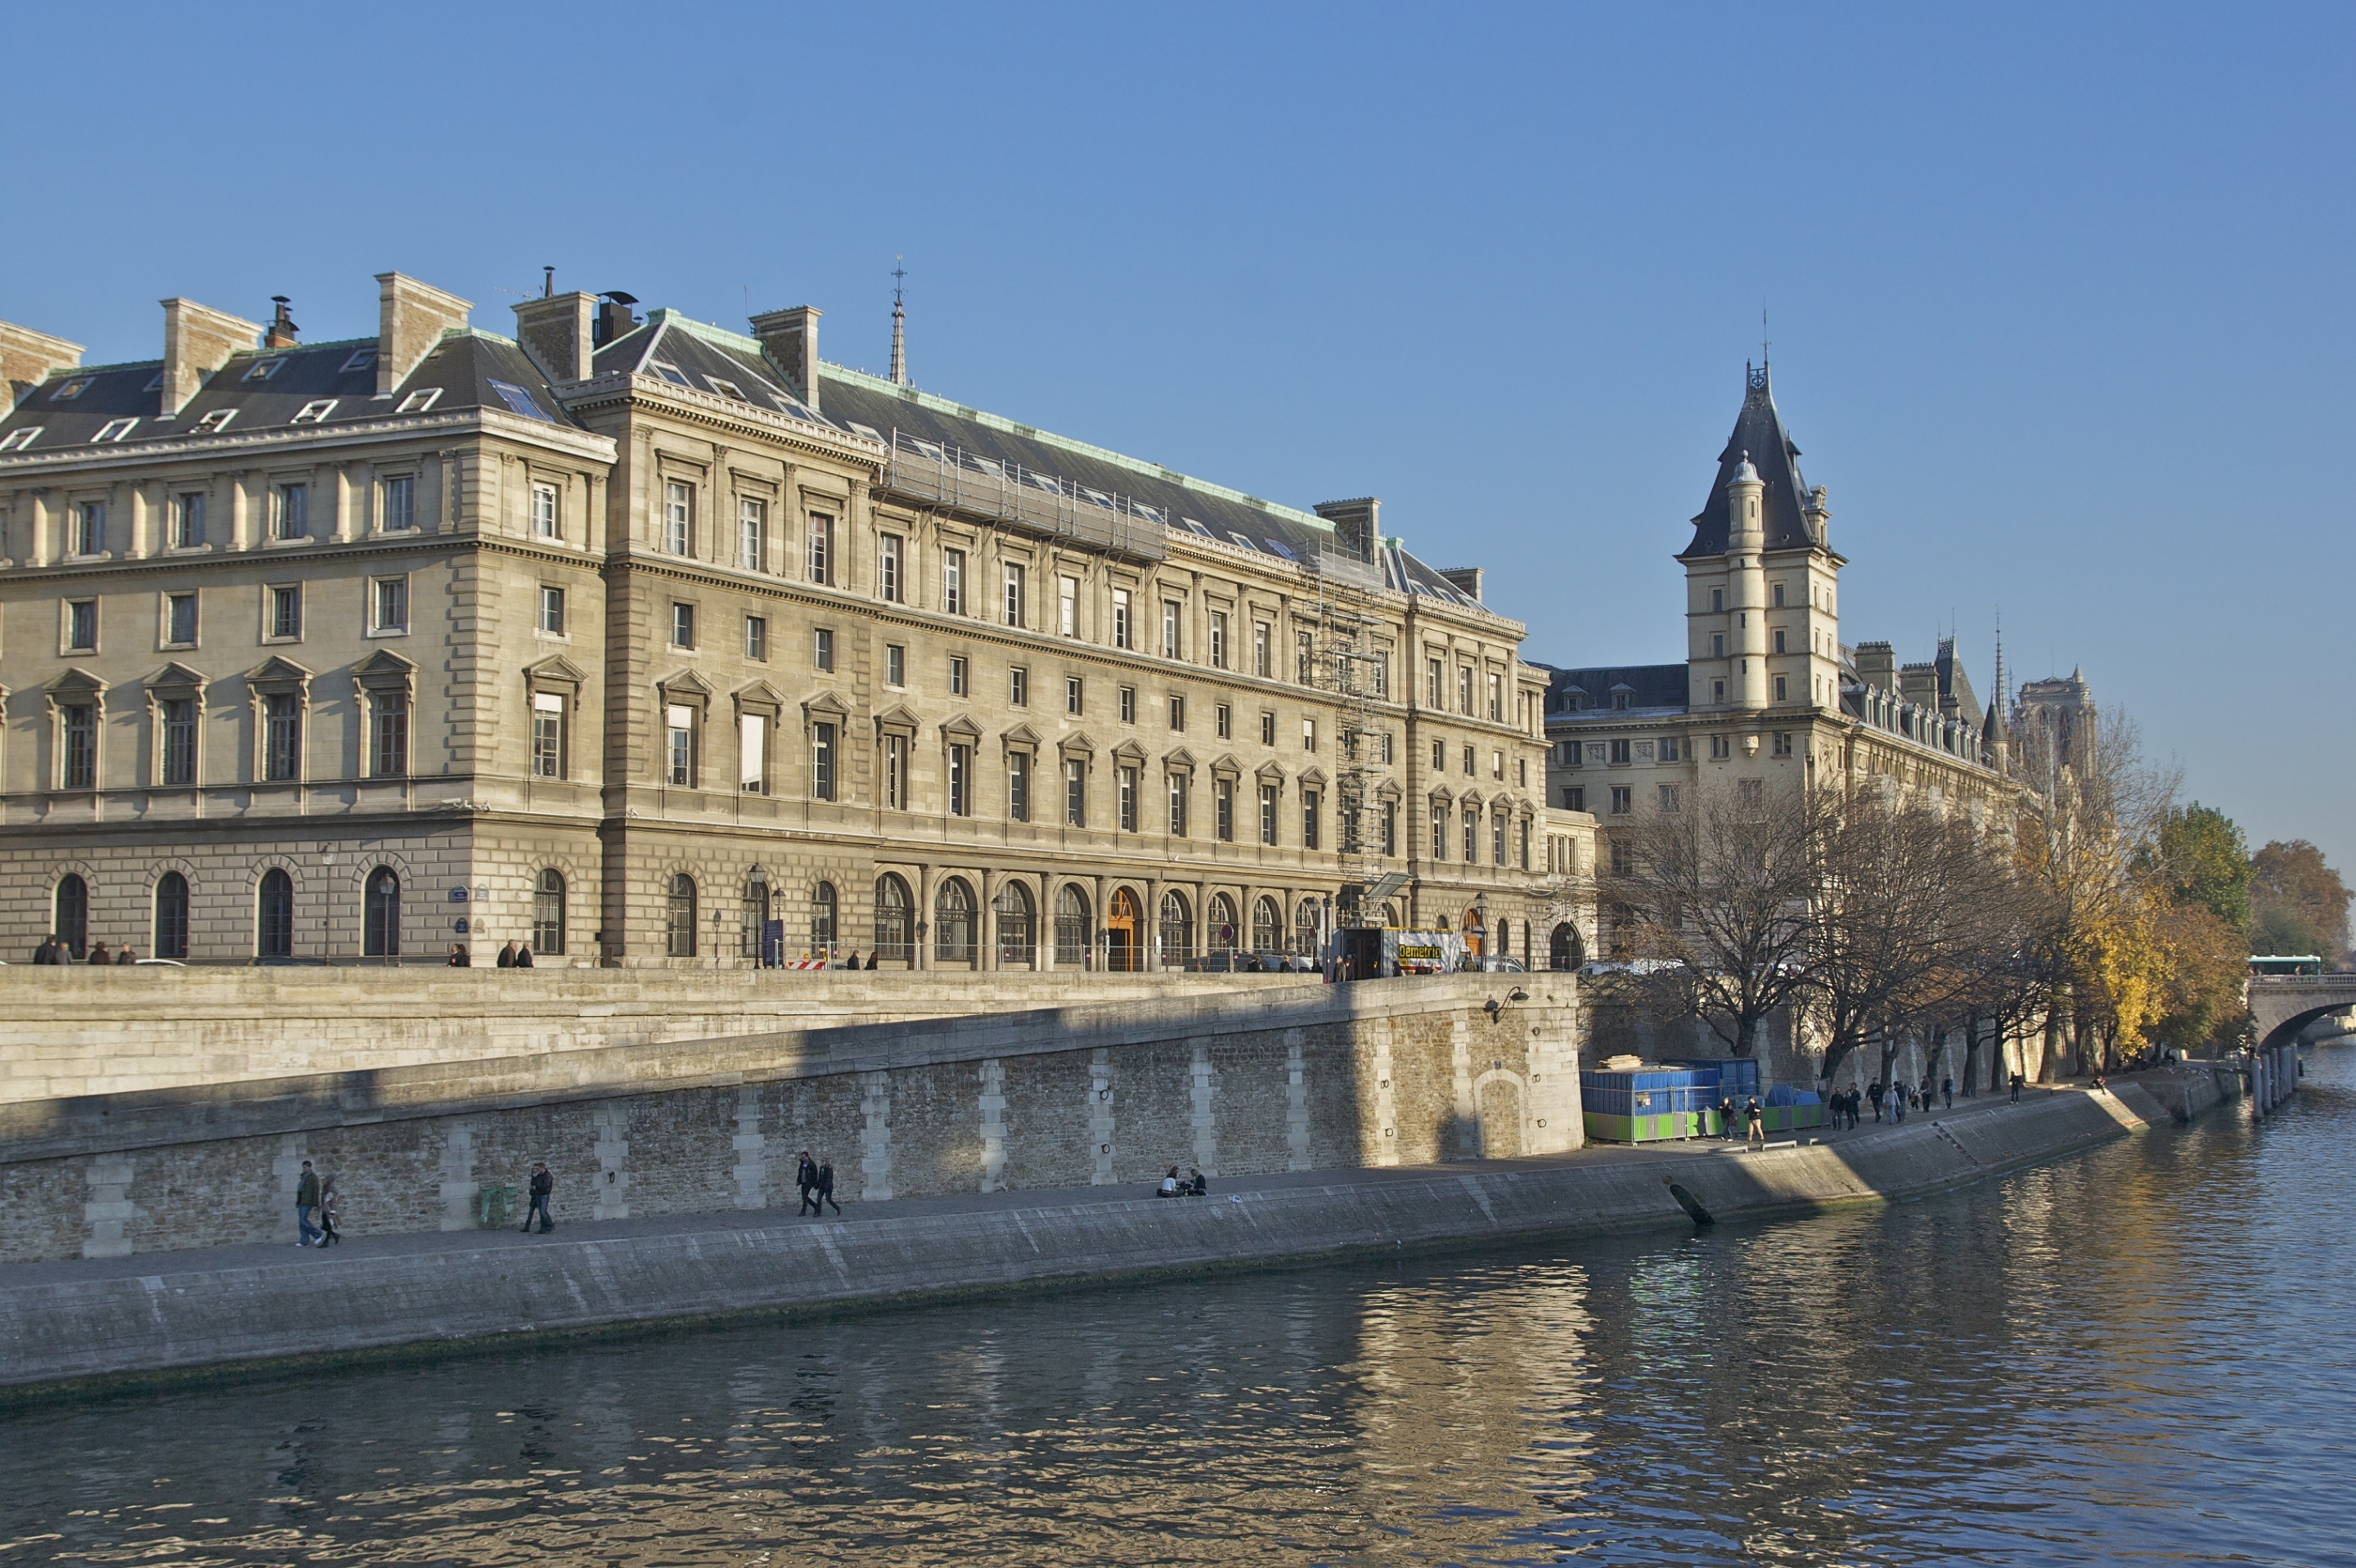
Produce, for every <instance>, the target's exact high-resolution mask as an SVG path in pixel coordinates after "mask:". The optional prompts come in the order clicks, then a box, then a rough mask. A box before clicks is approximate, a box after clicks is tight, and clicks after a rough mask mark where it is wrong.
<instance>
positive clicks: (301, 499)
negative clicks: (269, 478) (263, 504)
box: [270, 484, 311, 539]
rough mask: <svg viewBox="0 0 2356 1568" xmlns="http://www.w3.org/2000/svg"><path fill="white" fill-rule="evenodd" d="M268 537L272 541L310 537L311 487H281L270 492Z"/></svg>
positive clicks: (299, 485)
mask: <svg viewBox="0 0 2356 1568" xmlns="http://www.w3.org/2000/svg"><path fill="white" fill-rule="evenodd" d="M270 537H271V538H272V539H308V538H310V537H311V486H309V485H301V484H295V485H278V486H277V487H276V488H274V489H273V490H272V491H271V493H270Z"/></svg>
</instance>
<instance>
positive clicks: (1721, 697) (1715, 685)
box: [1709, 680, 1726, 703]
mask: <svg viewBox="0 0 2356 1568" xmlns="http://www.w3.org/2000/svg"><path fill="white" fill-rule="evenodd" d="M1709 699H1710V701H1712V702H1714V703H1723V702H1724V701H1725V700H1726V682H1724V681H1722V680H1713V681H1711V682H1710V683H1709Z"/></svg>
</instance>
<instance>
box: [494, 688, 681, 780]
mask: <svg viewBox="0 0 2356 1568" xmlns="http://www.w3.org/2000/svg"><path fill="white" fill-rule="evenodd" d="M671 711H672V712H673V713H680V712H684V711H685V709H672V710H671ZM531 776H532V777H534V778H536V779H561V778H562V777H563V776H564V699H563V697H562V695H561V694H559V693H557V692H553V691H535V692H533V693H532V694H531Z"/></svg>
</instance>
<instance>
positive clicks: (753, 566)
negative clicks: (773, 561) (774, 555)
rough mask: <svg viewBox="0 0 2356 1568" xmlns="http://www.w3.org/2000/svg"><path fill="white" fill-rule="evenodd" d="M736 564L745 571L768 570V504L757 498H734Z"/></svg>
mask: <svg viewBox="0 0 2356 1568" xmlns="http://www.w3.org/2000/svg"><path fill="white" fill-rule="evenodd" d="M736 564H737V565H739V566H741V567H743V568H744V570H745V571H768V570H769V503H768V502H766V501H764V500H762V499H761V498H760V497H759V496H738V497H737V498H736Z"/></svg>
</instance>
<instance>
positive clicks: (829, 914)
mask: <svg viewBox="0 0 2356 1568" xmlns="http://www.w3.org/2000/svg"><path fill="white" fill-rule="evenodd" d="M885 880H891V881H895V882H896V880H897V879H893V878H887V879H885ZM877 902H878V903H879V904H880V903H882V900H881V899H880V898H879V899H878V900H877ZM900 912H901V915H902V918H903V920H904V921H905V917H906V914H907V901H906V900H905V898H904V899H903V900H902V901H901V905H900ZM834 933H835V924H834V884H833V883H832V882H820V883H819V885H818V886H816V887H814V888H812V889H811V890H810V929H809V944H810V951H811V952H812V953H824V952H827V951H829V950H830V949H831V948H832V947H833V946H834ZM875 944H876V945H877V946H878V947H881V946H882V945H883V934H882V930H881V928H880V927H879V928H878V930H877V934H876V937H875Z"/></svg>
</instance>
